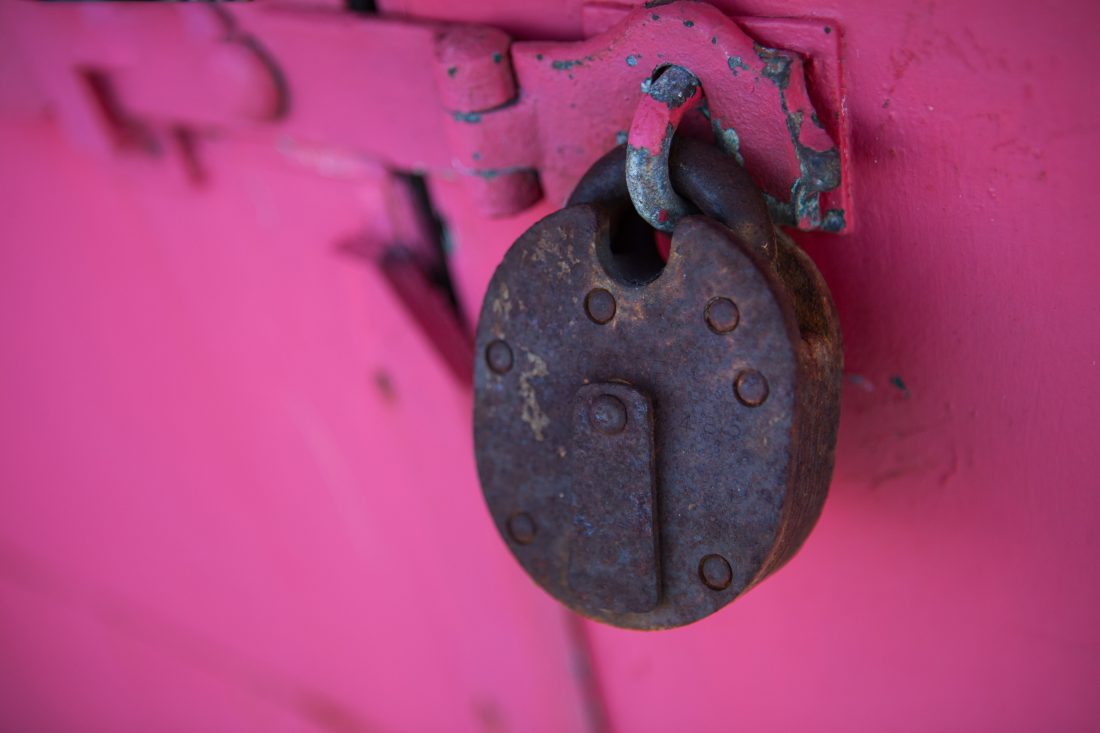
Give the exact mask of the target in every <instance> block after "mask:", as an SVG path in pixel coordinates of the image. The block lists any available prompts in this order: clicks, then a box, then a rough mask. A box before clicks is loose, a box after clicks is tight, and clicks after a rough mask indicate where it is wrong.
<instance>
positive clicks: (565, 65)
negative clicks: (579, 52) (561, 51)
mask: <svg viewBox="0 0 1100 733" xmlns="http://www.w3.org/2000/svg"><path fill="white" fill-rule="evenodd" d="M593 60H594V59H593V58H592V56H585V57H584V58H579V59H562V60H559V61H551V62H550V65H551V66H553V67H554V68H555V69H557V70H558V71H567V70H569V69H572V68H573V67H574V66H584V62H585V61H593Z"/></svg>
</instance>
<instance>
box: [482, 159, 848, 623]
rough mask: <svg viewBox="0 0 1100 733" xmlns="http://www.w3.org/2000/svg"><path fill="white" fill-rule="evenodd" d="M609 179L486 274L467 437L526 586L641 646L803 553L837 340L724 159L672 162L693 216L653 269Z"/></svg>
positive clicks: (811, 288)
mask: <svg viewBox="0 0 1100 733" xmlns="http://www.w3.org/2000/svg"><path fill="white" fill-rule="evenodd" d="M624 168H625V150H624V149H623V148H619V149H617V150H615V151H613V152H612V153H610V154H609V155H608V156H606V157H605V158H604V159H603V160H601V161H600V162H598V163H597V164H596V165H595V166H594V167H593V169H592V171H591V172H590V174H589V175H588V176H586V177H585V179H584V180H582V182H581V183H580V185H579V186H578V188H577V191H576V192H575V194H574V196H573V198H572V200H571V204H570V205H569V206H568V207H567V208H565V209H564V210H562V211H559V212H557V213H555V214H552V215H551V216H549V217H547V218H545V219H543V220H542V221H540V222H539V223H537V224H536V225H535V226H533V227H532V228H531V229H529V230H528V231H527V232H526V233H525V234H524V235H523V236H522V237H520V239H519V240H518V241H517V242H516V243H515V245H513V247H512V248H511V249H510V250H509V252H508V253H507V255H506V256H505V258H504V260H503V262H502V263H501V265H500V267H499V268H498V269H497V271H496V274H495V275H494V277H493V280H492V282H491V283H490V285H489V288H488V291H487V294H486V298H485V302H484V305H483V308H482V312H481V319H480V322H479V325H478V334H477V338H478V348H477V354H478V355H479V356H478V360H477V363H476V365H475V414H474V434H475V442H476V453H477V464H478V471H479V474H480V477H481V482H482V488H483V491H484V493H485V498H486V501H487V503H488V505H489V509H490V512H491V514H492V516H493V519H494V521H495V523H496V524H497V527H498V529H499V530H500V532H501V534H502V536H503V537H504V538H505V540H506V542H507V543H508V545H509V547H510V548H511V550H512V552H513V553H514V554H515V556H516V558H517V559H518V560H519V562H520V563H521V564H522V565H523V567H524V568H525V570H526V571H527V572H528V573H529V574H530V575H531V576H532V578H534V579H535V581H536V582H538V583H539V584H540V585H541V586H542V587H543V588H545V589H546V590H547V591H548V592H549V593H551V594H552V595H553V596H555V597H556V598H558V599H559V600H560V601H562V602H563V603H565V604H566V605H568V606H569V607H570V608H573V609H574V610H576V611H578V612H580V613H582V614H584V615H586V616H589V617H591V618H595V619H598V620H600V621H604V622H607V623H611V624H615V625H618V626H623V627H629V628H639V629H658V628H668V627H673V626H680V625H683V624H687V623H691V622H693V621H696V620H698V619H700V618H702V617H704V616H706V615H708V614H710V613H712V612H714V611H716V610H717V609H719V608H721V607H722V606H724V605H726V604H727V603H729V602H730V601H732V600H733V599H734V598H736V597H737V596H738V595H740V594H741V593H743V592H744V591H746V590H748V589H749V588H750V587H752V586H753V585H755V584H756V583H758V582H760V581H761V580H762V579H763V578H764V577H766V576H767V575H768V574H770V573H771V572H773V571H775V570H776V569H778V568H779V567H780V566H781V565H782V564H783V563H784V562H786V561H787V560H788V559H789V558H790V557H791V556H792V555H793V554H794V552H795V551H796V550H797V549H798V548H799V546H800V545H801V544H802V542H803V540H804V539H805V537H806V536H807V534H808V533H809V531H810V529H811V528H812V526H813V524H814V522H815V521H816V519H817V516H818V514H819V513H820V510H821V506H822V503H823V501H824V499H825V495H826V492H827V489H828V485H829V478H830V474H831V471H832V461H833V448H834V445H835V439H836V426H837V418H838V410H839V390H840V362H841V350H840V335H839V330H838V326H837V320H836V315H835V311H834V309H833V306H832V302H831V299H830V298H829V295H828V291H827V289H826V287H825V284H824V282H823V281H822V279H821V277H820V275H819V274H818V273H817V270H816V269H815V268H814V267H813V265H812V264H811V263H810V261H809V260H808V259H807V258H806V257H805V255H803V254H802V253H801V251H799V250H798V249H797V247H795V246H794V245H793V243H791V242H790V240H788V239H786V238H785V237H782V236H779V237H778V238H777V235H776V234H775V231H774V228H773V227H772V224H771V221H770V220H769V218H768V214H767V208H766V206H765V204H764V202H763V200H762V198H761V196H760V194H759V192H758V190H757V189H756V188H755V187H754V186H753V185H752V183H751V181H750V180H748V178H747V176H746V175H745V174H744V172H743V171H742V170H741V169H740V167H739V166H738V165H737V163H736V161H734V160H733V159H732V158H731V157H729V156H725V155H723V154H722V153H720V152H718V151H717V150H716V149H714V148H712V147H709V146H707V145H705V144H702V143H697V142H694V141H690V140H684V141H679V140H677V141H676V142H674V143H673V145H672V149H671V152H670V167H669V170H670V173H671V180H672V183H673V185H674V186H675V187H676V188H677V190H678V191H679V192H680V193H681V194H682V195H684V196H685V198H687V199H689V200H690V201H691V202H692V204H693V206H694V207H695V208H697V209H698V210H699V211H700V212H701V213H702V214H704V215H702V216H699V215H689V216H686V217H685V218H683V219H682V220H681V221H680V222H679V224H678V225H677V227H676V229H675V231H674V232H673V236H672V244H671V251H670V255H669V258H668V261H667V263H665V264H664V265H663V267H662V266H661V262H660V259H659V258H657V259H656V261H655V260H654V258H653V257H652V256H651V255H650V254H647V252H648V251H649V250H651V249H652V243H651V239H652V230H650V229H648V228H638V227H636V226H633V225H632V224H631V217H633V216H634V214H633V208H632V206H631V205H630V199H629V196H628V194H627V191H626V183H625V174H624ZM594 293H599V295H593V294H594ZM593 312H595V313H596V314H597V316H596V317H594V316H593ZM500 343H503V344H506V345H507V349H508V351H507V353H510V354H511V355H512V359H511V360H508V359H506V358H504V356H503V355H504V354H505V352H504V350H503V347H501V346H499V345H497V346H494V344H500ZM505 362H510V365H509V368H508V369H502V368H501V366H502V365H503V364H504V363H505ZM605 397H609V398H613V399H610V400H604V399H603V398H605ZM582 418H584V419H587V420H588V422H587V423H585V422H583V421H582ZM632 431H633V432H632ZM647 441H652V443H651V444H652V449H651V452H649V451H648V449H647V445H649V443H648V442H647ZM517 518H519V520H517Z"/></svg>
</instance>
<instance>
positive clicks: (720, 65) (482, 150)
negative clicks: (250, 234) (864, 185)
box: [0, 2, 852, 231]
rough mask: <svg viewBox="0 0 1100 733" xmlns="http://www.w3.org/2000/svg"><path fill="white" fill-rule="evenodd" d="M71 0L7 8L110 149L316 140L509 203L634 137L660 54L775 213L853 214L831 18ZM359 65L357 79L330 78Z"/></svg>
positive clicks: (97, 144)
mask: <svg viewBox="0 0 1100 733" xmlns="http://www.w3.org/2000/svg"><path fill="white" fill-rule="evenodd" d="M63 5H64V4H61V5H59V4H53V3H48V4H41V3H14V4H10V5H9V6H6V7H5V8H3V10H2V11H0V12H2V14H3V18H10V19H13V20H18V21H19V22H20V23H26V24H28V25H40V26H41V29H40V32H36V33H33V34H31V35H32V36H33V37H34V38H36V39H38V40H37V41H36V43H43V42H45V43H48V44H49V45H50V51H49V53H41V52H36V53H31V52H30V51H31V50H33V49H29V50H28V53H27V54H26V56H27V59H28V60H29V61H30V62H32V63H31V67H32V69H33V71H34V73H35V76H36V77H37V78H38V79H39V80H40V81H41V82H42V85H43V93H44V97H45V98H46V99H47V100H48V102H49V103H50V104H51V106H53V107H54V109H55V110H56V111H57V113H58V117H59V118H60V119H61V121H62V124H63V127H64V128H65V129H66V131H67V132H68V133H69V135H70V137H71V138H73V139H74V141H76V142H77V143H78V144H80V145H82V146H83V147H90V148H93V149H98V150H99V151H100V152H106V153H111V152H113V151H114V139H115V137H117V133H118V130H117V129H115V128H117V126H118V124H119V123H122V124H125V125H127V126H134V127H135V129H141V130H143V131H148V133H149V135H151V136H152V137H158V136H159V137H165V136H166V135H170V134H173V133H174V131H177V130H183V131H185V132H186V133H187V135H188V136H192V137H194V136H201V135H208V134H209V135H227V134H228V135H244V134H247V135H248V136H249V137H250V138H252V139H259V140H263V139H264V138H265V137H267V138H268V139H270V140H271V141H272V142H273V143H274V147H275V148H276V149H284V148H287V147H294V146H298V145H317V144H319V145H324V146H327V147H329V148H331V149H333V150H343V151H346V152H347V154H348V155H351V156H356V155H357V156H363V157H365V158H368V159H371V160H373V161H376V162H379V163H381V164H383V165H386V166H388V167H391V168H394V169H397V170H405V171H417V172H422V173H431V174H433V175H442V176H457V177H459V178H460V179H461V180H462V181H463V182H464V184H465V188H466V189H467V190H468V191H469V192H470V195H471V203H472V204H473V205H474V206H476V207H477V208H478V210H480V211H482V212H483V213H485V214H488V215H490V216H502V215H508V214H513V213H516V212H519V211H521V210H523V209H524V208H526V207H528V206H530V205H531V204H532V203H533V202H534V201H536V200H537V199H538V198H539V197H540V196H543V195H544V196H546V197H547V198H548V199H549V201H550V202H551V203H553V204H554V205H557V204H559V203H561V202H563V201H564V200H565V198H566V197H567V196H568V193H569V191H570V190H571V189H572V187H573V185H574V184H575V183H576V181H577V180H578V179H579V178H580V177H581V175H583V173H584V171H585V170H587V169H588V167H589V166H590V165H591V164H592V163H593V162H595V161H596V159H598V158H599V157H600V156H601V155H602V154H603V153H605V152H606V151H607V150H608V149H610V148H612V147H614V146H615V145H616V144H618V143H620V142H622V141H623V140H624V139H625V137H626V135H627V130H628V129H629V127H630V121H631V117H632V115H633V114H634V110H635V109H636V108H637V105H638V101H639V99H640V97H641V95H642V84H643V83H644V82H645V81H646V80H647V79H649V78H650V76H651V75H652V73H653V71H654V69H656V68H658V67H660V66H662V65H667V64H679V65H681V66H684V67H685V68H688V69H690V70H691V72H692V73H694V74H695V75H696V76H698V78H699V79H700V81H701V83H702V85H703V88H704V89H705V90H706V96H707V104H706V106H705V107H704V108H702V109H701V110H700V111H697V112H693V113H691V114H690V115H688V117H689V118H691V117H696V118H698V119H697V120H695V123H696V125H695V126H696V127H698V128H699V129H702V130H706V129H708V128H710V129H711V130H712V131H713V134H714V136H715V138H716V140H717V142H718V143H719V144H720V145H722V146H723V147H724V148H725V149H727V150H728V151H731V152H734V153H736V154H737V155H738V156H739V157H740V159H741V160H742V161H743V163H744V166H745V168H746V170H748V171H749V173H750V174H751V175H752V176H753V178H754V180H755V181H756V183H757V184H758V185H759V186H760V187H761V188H762V189H763V191H764V192H765V194H766V196H767V198H768V201H769V203H770V208H771V212H772V215H773V218H775V219H776V220H777V221H778V222H779V223H783V224H788V225H791V226H798V227H799V228H802V229H824V230H827V231H842V230H848V229H850V228H851V226H852V215H851V205H850V204H851V201H850V176H849V169H848V164H847V138H848V134H847V120H846V117H845V115H844V113H843V110H844V104H843V98H842V88H841V84H840V66H839V65H840V33H839V30H838V29H837V28H836V26H835V24H832V23H830V22H827V21H817V20H793V19H767V18H740V19H737V20H734V19H731V18H729V17H727V16H725V15H723V14H722V13H721V12H720V11H719V10H717V9H715V8H713V7H711V6H709V5H706V4H703V3H699V2H674V3H670V4H666V5H661V6H658V7H654V8H648V9H636V10H632V11H628V10H627V9H625V8H622V7H617V6H600V7H599V8H594V7H593V8H587V9H586V11H588V12H586V14H585V17H586V19H587V20H586V26H587V27H588V28H590V29H595V28H597V27H600V28H605V30H603V32H601V33H599V34H598V35H596V36H594V37H592V38H589V39H588V40H584V41H578V42H564V43H563V42H521V43H513V42H512V41H511V39H510V38H509V37H508V36H507V35H506V34H504V33H502V32H500V31H498V30H494V29H491V28H485V27H478V26H469V25H462V26H444V25H438V24H431V23H419V22H411V21H406V20H399V19H390V18H384V17H362V16H353V15H350V14H348V13H342V12H338V11H335V10H325V11H321V10H311V11H309V12H304V11H301V10H297V11H295V10H293V9H292V8H291V7H289V6H288V7H278V6H274V7H272V6H257V7H233V8H232V9H224V8H217V9H213V8H202V7H195V6H187V7H186V8H179V7H168V6H165V5H147V6H142V7H137V6H127V7H117V6H113V7H106V6H98V7H94V8H91V7H82V8H72V7H63ZM597 9H598V10H599V12H598V13H596V12H595V11H596V10H597ZM593 18H596V19H597V20H598V21H599V22H598V23H596V22H592V19H593ZM614 18H618V19H619V20H618V22H617V23H615V24H614V25H610V27H607V26H608V25H609V24H610V23H611V21H612V19H614ZM39 51H40V49H39ZM353 68H354V69H356V74H355V76H354V77H348V84H347V85H346V86H341V85H334V84H332V83H331V81H332V79H333V78H340V77H341V76H342V75H344V76H346V75H347V70H348V69H353ZM394 68H400V69H401V72H400V73H399V74H395V73H393V71H392V70H393V69H394ZM808 68H812V70H813V75H812V82H813V84H812V86H811V84H810V82H811V79H810V77H809V76H808V74H807V69H808ZM105 105H106V107H107V109H105ZM707 118H709V121H708V119H707ZM691 122H692V120H691V119H687V120H686V121H685V126H686V127H690V126H691V125H690V124H689V123H691ZM188 139H191V138H190V137H189V138H188ZM287 141H290V143H289V145H288V144H287Z"/></svg>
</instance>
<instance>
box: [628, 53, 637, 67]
mask: <svg viewBox="0 0 1100 733" xmlns="http://www.w3.org/2000/svg"><path fill="white" fill-rule="evenodd" d="M626 65H627V66H637V65H638V57H637V56H635V55H634V54H630V55H629V56H627V57H626Z"/></svg>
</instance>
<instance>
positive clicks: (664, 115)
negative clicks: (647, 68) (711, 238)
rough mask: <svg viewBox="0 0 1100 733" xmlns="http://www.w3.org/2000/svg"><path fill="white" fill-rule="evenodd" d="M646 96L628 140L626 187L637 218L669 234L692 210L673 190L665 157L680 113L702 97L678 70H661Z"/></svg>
mask: <svg viewBox="0 0 1100 733" xmlns="http://www.w3.org/2000/svg"><path fill="white" fill-rule="evenodd" d="M642 91H643V92H644V94H643V96H642V99H641V101H640V102H639V103H638V109H637V110H635V112H634V120H633V122H632V123H631V125H630V135H629V137H628V138H627V154H626V185H627V189H628V190H629V191H630V200H631V202H632V203H633V204H634V208H635V209H636V210H637V211H638V215H639V216H641V217H642V219H644V220H645V221H646V222H648V223H649V225H650V226H652V227H653V228H654V229H658V230H660V231H663V232H671V231H672V230H673V229H674V228H675V226H676V223H677V222H678V221H679V220H680V219H681V218H683V217H684V216H686V215H687V214H688V213H689V212H690V211H691V210H692V207H691V205H690V204H688V203H687V202H686V201H684V199H682V198H681V197H680V196H679V195H678V194H677V193H676V191H675V190H674V189H673V187H672V181H671V180H670V178H669V170H668V156H669V150H670V149H671V147H672V137H673V135H675V134H676V127H677V125H679V124H680V120H681V119H682V118H683V116H684V114H685V113H687V112H688V111H690V110H691V109H693V108H694V107H695V106H696V105H697V104H698V103H699V102H700V101H702V99H703V88H702V86H700V84H699V79H698V78H697V77H696V76H695V74H693V73H691V72H690V71H688V70H687V69H685V68H684V67H682V66H672V65H670V66H663V67H660V68H658V69H656V70H655V71H654V72H653V76H652V77H650V79H648V80H647V81H646V82H645V83H644V84H643V86H642Z"/></svg>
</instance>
